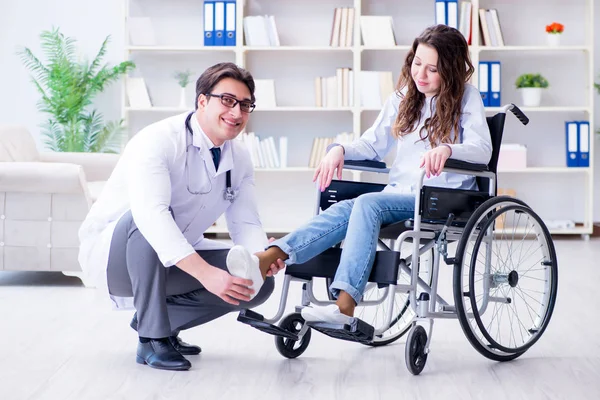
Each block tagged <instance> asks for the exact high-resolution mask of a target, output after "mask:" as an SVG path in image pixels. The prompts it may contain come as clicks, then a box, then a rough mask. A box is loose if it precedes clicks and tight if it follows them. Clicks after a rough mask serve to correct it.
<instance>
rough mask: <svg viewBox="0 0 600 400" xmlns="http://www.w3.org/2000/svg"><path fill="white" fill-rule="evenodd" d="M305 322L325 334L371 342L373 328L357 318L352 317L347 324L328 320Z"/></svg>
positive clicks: (349, 339)
mask: <svg viewBox="0 0 600 400" xmlns="http://www.w3.org/2000/svg"><path fill="white" fill-rule="evenodd" d="M306 324H307V325H308V326H310V327H311V328H313V329H314V330H317V331H319V332H321V333H324V334H325V335H327V336H331V337H333V338H336V339H342V340H348V341H351V342H359V343H371V342H372V341H373V334H374V332H375V328H373V327H372V326H371V325H369V324H367V323H366V322H365V321H363V320H361V319H358V318H352V320H351V321H350V323H349V324H332V323H329V322H307V323H306Z"/></svg>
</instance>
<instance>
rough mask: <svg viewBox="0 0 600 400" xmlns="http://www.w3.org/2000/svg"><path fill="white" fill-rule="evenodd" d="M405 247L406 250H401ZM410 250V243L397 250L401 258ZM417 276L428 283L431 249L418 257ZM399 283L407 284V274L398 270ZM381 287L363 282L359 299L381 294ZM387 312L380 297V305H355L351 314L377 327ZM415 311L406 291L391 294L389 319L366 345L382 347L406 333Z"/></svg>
mask: <svg viewBox="0 0 600 400" xmlns="http://www.w3.org/2000/svg"><path fill="white" fill-rule="evenodd" d="M405 250H406V251H405ZM410 251H412V243H405V244H404V245H403V248H402V250H401V254H402V257H405V255H407V254H409V253H410ZM418 268H419V277H420V278H421V279H422V280H423V281H424V282H425V283H427V284H428V285H429V286H431V280H432V277H433V274H432V270H433V249H432V250H430V251H428V252H426V253H424V254H423V255H421V257H419V266H418ZM398 284H399V285H408V284H410V276H409V275H408V274H407V273H406V272H404V271H402V272H400V273H399V277H398ZM384 290H385V287H383V288H380V287H379V286H378V285H377V284H376V283H372V282H370V283H369V284H368V285H367V288H366V290H365V293H364V295H363V300H375V299H378V298H381V296H383V291H384ZM387 313H388V305H387V300H384V301H383V302H382V303H381V304H378V305H372V306H358V307H356V311H355V313H354V315H355V316H356V317H358V318H360V319H361V320H363V321H365V322H366V323H368V324H370V325H372V326H374V327H376V328H377V327H380V326H381V325H383V322H384V321H385V319H386V317H387ZM414 316H415V313H414V311H413V309H412V307H411V306H410V300H409V295H408V293H404V292H397V293H395V294H394V305H393V309H392V320H391V321H390V323H389V325H388V329H386V330H385V331H384V332H383V333H381V334H380V335H375V336H374V337H373V341H371V342H369V343H367V345H369V346H373V347H377V346H385V345H388V344H390V343H393V342H395V341H396V340H398V339H400V338H401V337H402V336H404V334H406V332H408V331H409V330H410V328H411V327H412V322H413V318H414Z"/></svg>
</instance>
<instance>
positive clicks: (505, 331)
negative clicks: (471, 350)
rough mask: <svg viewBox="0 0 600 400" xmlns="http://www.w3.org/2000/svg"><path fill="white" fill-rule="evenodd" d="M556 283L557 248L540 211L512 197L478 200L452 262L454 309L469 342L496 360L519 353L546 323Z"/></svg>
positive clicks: (508, 357)
mask: <svg viewBox="0 0 600 400" xmlns="http://www.w3.org/2000/svg"><path fill="white" fill-rule="evenodd" d="M557 285H558V267H557V260H556V252H555V250H554V244H553V243H552V238H551V236H550V233H549V232H548V229H547V228H546V226H545V225H544V223H543V222H542V220H541V219H540V217H539V216H538V215H537V214H536V213H535V212H533V211H532V210H531V208H529V206H527V204H525V203H524V202H522V201H520V200H517V199H513V198H511V197H506V196H503V197H494V198H492V199H490V200H488V201H486V202H485V203H483V204H482V205H481V206H480V207H479V208H478V209H477V210H476V212H475V213H474V214H473V215H472V216H471V218H470V219H469V221H468V222H467V225H466V227H465V230H464V233H463V236H462V237H461V240H460V242H459V245H458V249H457V251H456V264H455V266H454V300H455V304H456V310H457V313H458V318H459V320H460V324H461V327H462V329H463V331H464V333H465V335H466V336H467V338H468V340H469V342H470V343H471V344H472V345H473V347H475V349H476V350H477V351H479V352H480V353H481V354H483V355H484V356H486V357H488V358H490V359H492V360H496V361H509V360H512V359H515V358H517V357H519V356H520V355H521V354H523V353H524V352H525V351H527V349H528V348H529V347H531V346H532V345H533V344H534V343H535V342H536V341H537V340H538V339H539V338H540V337H541V335H542V334H543V333H544V330H545V329H546V327H547V326H548V323H549V322H550V318H551V316H552V311H553V309H554V304H555V302H556V294H557Z"/></svg>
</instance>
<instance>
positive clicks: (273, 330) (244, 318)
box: [237, 310, 298, 341]
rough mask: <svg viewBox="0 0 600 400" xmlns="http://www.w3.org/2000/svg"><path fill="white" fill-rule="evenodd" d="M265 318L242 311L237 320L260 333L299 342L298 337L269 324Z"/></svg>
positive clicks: (248, 311)
mask: <svg viewBox="0 0 600 400" xmlns="http://www.w3.org/2000/svg"><path fill="white" fill-rule="evenodd" d="M264 319H265V317H263V316H262V315H261V314H259V313H257V312H254V311H252V310H242V311H240V313H239V314H238V317H237V320H238V321H240V322H241V323H244V324H247V325H250V326H251V327H253V328H256V329H258V330H259V331H263V332H265V333H268V334H270V335H275V336H281V337H284V338H287V339H292V340H296V341H297V340H298V335H296V334H294V333H292V332H289V331H286V330H285V329H283V328H280V327H278V326H277V325H273V324H269V323H267V322H265V321H264Z"/></svg>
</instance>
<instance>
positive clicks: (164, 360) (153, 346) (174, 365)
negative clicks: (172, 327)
mask: <svg viewBox="0 0 600 400" xmlns="http://www.w3.org/2000/svg"><path fill="white" fill-rule="evenodd" d="M135 361H136V362H137V363H138V364H147V365H148V366H149V367H152V368H157V369H166V370H169V371H186V370H188V369H190V367H191V366H192V364H191V363H190V362H189V361H188V360H186V358H185V357H184V356H182V355H181V353H180V352H178V351H177V350H175V347H173V345H172V344H171V341H170V340H168V338H164V339H150V340H149V341H148V342H146V343H141V342H140V343H139V344H138V348H137V356H136V358H135Z"/></svg>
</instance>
